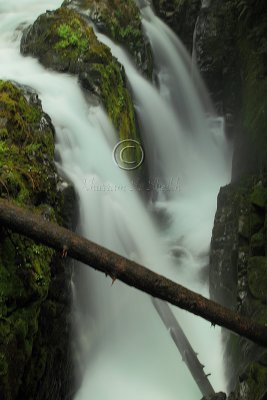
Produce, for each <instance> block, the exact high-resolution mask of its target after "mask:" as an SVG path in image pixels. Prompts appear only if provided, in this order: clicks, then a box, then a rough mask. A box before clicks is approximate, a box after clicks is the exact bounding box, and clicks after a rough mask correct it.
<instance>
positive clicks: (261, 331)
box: [0, 200, 267, 347]
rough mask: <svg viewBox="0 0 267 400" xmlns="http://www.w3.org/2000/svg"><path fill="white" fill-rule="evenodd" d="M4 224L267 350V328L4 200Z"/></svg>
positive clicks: (0, 213) (0, 210)
mask: <svg viewBox="0 0 267 400" xmlns="http://www.w3.org/2000/svg"><path fill="white" fill-rule="evenodd" d="M0 222H1V224H2V225H3V226H5V227H6V228H9V229H11V230H13V231H14V232H17V233H20V234H22V235H25V236H27V237H29V238H31V239H33V240H35V241H38V242H40V243H42V244H44V245H46V246H49V247H51V248H53V249H55V250H58V251H60V252H63V254H64V255H68V256H69V257H72V258H74V259H75V260H78V261H80V262H82V263H84V264H87V265H88V266H90V267H92V268H94V269H96V270H98V271H101V272H103V273H105V274H106V275H109V276H110V277H111V279H112V280H113V281H115V280H116V279H119V280H120V281H122V282H124V283H126V284H127V285H129V286H133V287H135V288H137V289H139V290H141V291H143V292H146V293H148V294H149V295H151V296H153V297H156V298H159V299H161V300H165V301H167V302H169V303H171V304H173V305H175V306H177V307H180V308H182V309H184V310H187V311H189V312H190V313H193V314H195V315H198V316H200V317H202V318H204V319H206V320H208V321H210V322H211V323H212V325H215V324H217V325H220V326H222V327H224V328H226V329H229V330H231V331H232V332H234V333H236V334H238V335H241V336H243V337H245V338H247V339H250V340H252V341H254V342H255V343H257V344H258V345H261V346H264V347H267V327H266V326H264V325H261V324H259V323H257V322H256V321H254V320H251V319H248V318H245V317H242V316H241V315H239V314H238V313H236V312H234V311H232V310H230V309H227V308H225V307H223V306H221V305H219V304H217V303H215V302H214V301H212V300H209V299H207V298H205V297H203V296H201V295H199V294H197V293H195V292H193V291H191V290H189V289H186V288H185V287H183V286H181V285H179V284H178V283H175V282H173V281H171V280H170V279H167V278H165V277H164V276H161V275H159V274H156V273H155V272H153V271H151V270H149V269H147V268H146V267H143V266H142V265H140V264H137V263H135V262H133V261H131V260H128V259H126V258H124V257H121V256H119V255H118V254H116V253H114V252H112V251H110V250H107V249H105V248H103V247H101V246H99V245H97V244H95V243H92V242H91V241H89V240H87V239H84V238H83V237H81V236H79V235H77V234H75V233H73V232H71V231H69V230H68V229H65V228H62V227H60V226H59V225H57V224H55V223H52V222H48V221H46V220H45V219H44V218H42V217H41V216H39V215H36V214H35V213H33V212H30V211H27V210H25V209H23V208H19V207H17V206H15V205H13V204H12V203H10V202H8V201H6V200H0Z"/></svg>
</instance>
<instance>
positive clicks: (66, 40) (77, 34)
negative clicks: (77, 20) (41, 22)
mask: <svg viewBox="0 0 267 400" xmlns="http://www.w3.org/2000/svg"><path fill="white" fill-rule="evenodd" d="M79 28H80V26H79V25H78V24H76V25H75V24H74V23H72V24H71V25H67V24H61V25H60V26H59V27H58V30H57V33H58V36H59V37H60V38H61V40H60V41H59V42H58V43H57V44H56V47H57V48H62V49H65V48H66V47H76V48H77V49H78V51H79V52H85V51H86V50H87V48H88V42H87V40H86V37H83V36H84V35H83V32H82V31H81V30H80V29H79Z"/></svg>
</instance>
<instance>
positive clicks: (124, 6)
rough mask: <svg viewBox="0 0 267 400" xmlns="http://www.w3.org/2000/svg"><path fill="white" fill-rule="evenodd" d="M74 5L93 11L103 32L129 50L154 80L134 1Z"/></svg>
mask: <svg viewBox="0 0 267 400" xmlns="http://www.w3.org/2000/svg"><path fill="white" fill-rule="evenodd" d="M70 3H71V2H70ZM75 3H76V6H77V5H78V6H79V7H81V9H82V10H85V11H88V10H90V16H91V18H92V19H93V21H94V22H95V23H97V24H98V25H101V30H102V31H104V33H105V34H106V35H108V36H109V37H110V38H112V39H113V40H114V41H115V42H118V43H120V44H122V45H123V46H124V47H126V48H127V49H128V51H129V52H130V53H131V54H132V55H133V57H134V58H135V61H136V64H137V65H138V66H139V67H140V68H141V69H144V70H145V72H146V73H147V75H149V77H151V75H152V68H153V61H152V52H151V49H150V46H149V45H148V44H147V43H146V42H145V40H144V36H143V32H142V24H141V15H140V10H139V8H138V7H137V5H136V4H135V1H134V0H101V1H96V0H78V2H77V1H76V2H75Z"/></svg>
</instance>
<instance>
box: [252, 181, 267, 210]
mask: <svg viewBox="0 0 267 400" xmlns="http://www.w3.org/2000/svg"><path fill="white" fill-rule="evenodd" d="M250 201H251V204H253V205H254V206H255V207H258V208H260V209H263V210H264V209H265V206H266V201H267V189H266V188H265V187H263V185H262V184H258V185H256V186H255V187H254V190H253V192H252V194H251V196H250Z"/></svg>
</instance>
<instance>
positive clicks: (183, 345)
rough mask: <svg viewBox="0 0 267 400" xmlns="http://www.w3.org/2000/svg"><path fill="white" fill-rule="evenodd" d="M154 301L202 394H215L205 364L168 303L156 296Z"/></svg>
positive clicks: (207, 395)
mask: <svg viewBox="0 0 267 400" xmlns="http://www.w3.org/2000/svg"><path fill="white" fill-rule="evenodd" d="M152 303H153V305H154V307H155V309H156V310H157V312H158V314H159V316H160V318H161V320H162V321H163V323H164V325H165V326H166V328H167V329H168V331H169V332H170V335H171V337H172V340H173V341H174V343H175V344H176V347H177V348H178V350H179V352H180V354H181V356H182V360H183V361H184V363H185V364H186V366H187V368H188V369H189V371H190V373H191V375H192V377H193V378H194V380H195V382H196V384H197V386H198V388H199V390H200V392H201V393H202V395H203V396H204V397H210V396H212V395H214V394H215V390H214V389H213V387H212V385H211V383H210V381H209V379H208V375H207V374H206V373H205V372H204V365H202V364H201V362H200V361H199V359H198V356H197V354H196V352H195V351H194V349H193V348H192V346H191V344H190V342H189V340H188V339H187V337H186V335H185V333H184V331H183V330H182V327H181V326H180V324H179V322H178V321H177V320H176V318H175V316H174V314H173V312H172V310H171V308H170V306H169V305H168V303H166V302H164V301H161V300H159V299H155V298H153V299H152Z"/></svg>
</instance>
